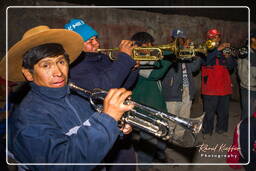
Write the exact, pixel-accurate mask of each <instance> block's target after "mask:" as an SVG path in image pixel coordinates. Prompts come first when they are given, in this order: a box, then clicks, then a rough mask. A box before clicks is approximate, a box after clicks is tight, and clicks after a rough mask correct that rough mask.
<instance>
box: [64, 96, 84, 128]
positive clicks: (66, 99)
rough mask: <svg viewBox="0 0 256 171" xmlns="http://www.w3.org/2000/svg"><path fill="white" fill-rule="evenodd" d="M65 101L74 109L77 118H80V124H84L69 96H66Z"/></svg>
mask: <svg viewBox="0 0 256 171" xmlns="http://www.w3.org/2000/svg"><path fill="white" fill-rule="evenodd" d="M65 102H66V103H67V104H68V106H69V107H70V108H71V109H72V110H73V112H74V113H75V115H76V117H77V119H78V120H79V122H80V124H81V125H82V124H83V123H82V120H81V118H80V117H79V115H78V113H77V111H76V109H75V108H74V106H73V105H72V104H71V103H70V101H69V99H68V96H66V97H65Z"/></svg>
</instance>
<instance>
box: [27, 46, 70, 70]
mask: <svg viewBox="0 0 256 171" xmlns="http://www.w3.org/2000/svg"><path fill="white" fill-rule="evenodd" d="M58 55H64V57H65V59H66V60H67V61H68V62H69V56H68V54H66V53H65V50H64V48H63V47H62V45H60V44H57V43H47V44H43V45H39V46H36V47H34V48H31V49H29V50H28V51H27V52H26V53H25V54H24V55H23V62H22V66H23V67H24V68H26V69H29V70H31V71H33V69H34V65H35V64H36V63H37V62H38V61H40V60H41V59H43V58H46V57H54V56H58Z"/></svg>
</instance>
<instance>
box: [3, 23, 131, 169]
mask: <svg viewBox="0 0 256 171" xmlns="http://www.w3.org/2000/svg"><path fill="white" fill-rule="evenodd" d="M82 48H83V40H82V38H81V37H80V36H79V35H78V34H76V33H75V32H72V31H69V30H65V29H50V28H49V27H47V26H38V27H34V28H32V29H30V30H28V31H27V32H26V33H25V34H24V35H23V38H22V40H20V41H19V42H17V43H16V44H15V45H14V46H13V47H11V49H10V50H9V52H8V56H7V57H8V64H9V65H8V66H9V69H8V74H9V78H8V79H9V80H12V81H24V80H25V79H24V77H23V75H24V76H25V78H26V80H27V81H29V82H30V86H31V90H30V91H29V93H28V94H27V96H26V97H25V98H24V99H23V101H22V102H21V104H20V105H19V107H17V108H16V110H15V112H14V113H13V114H12V118H11V119H10V120H9V121H10V122H9V131H8V138H9V141H8V143H9V151H10V152H12V153H13V154H14V157H15V159H16V160H17V161H18V162H21V163H37V164H38V163H39V165H27V167H28V168H29V170H42V171H43V170H91V169H92V168H93V167H94V166H92V165H91V166H82V165H70V166H65V165H54V166H52V165H43V164H44V163H63V164H65V163H82V164H84V163H99V162H101V161H102V159H103V158H104V157H105V155H106V154H107V153H108V151H109V149H110V148H111V147H112V146H113V144H114V142H115V141H116V139H117V137H118V135H119V134H120V129H119V128H118V126H117V121H118V120H119V119H120V118H121V116H122V115H123V113H124V112H125V111H128V110H131V109H132V107H133V105H124V104H123V103H124V100H125V99H126V98H127V97H128V96H130V95H131V92H129V91H126V90H125V89H111V90H110V91H109V93H108V95H107V97H106V98H105V100H104V109H103V112H102V113H98V112H95V111H93V110H92V109H91V106H90V104H89V103H88V102H87V101H85V100H84V99H82V98H81V97H79V96H77V95H74V94H73V93H72V92H71V90H70V88H69V86H68V85H67V83H68V71H69V62H73V61H74V60H75V59H76V58H77V56H78V55H79V54H80V53H81V51H82ZM5 64H6V57H5V58H3V60H2V61H1V63H0V68H1V72H0V73H1V77H5V75H4V74H3V73H5V72H4V69H5ZM21 71H22V72H21ZM22 73H23V75H22ZM95 151H97V153H95Z"/></svg>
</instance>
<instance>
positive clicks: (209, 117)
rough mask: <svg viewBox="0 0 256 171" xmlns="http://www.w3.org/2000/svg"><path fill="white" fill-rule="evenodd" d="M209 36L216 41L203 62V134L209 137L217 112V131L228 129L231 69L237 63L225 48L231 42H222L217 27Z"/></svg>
mask: <svg viewBox="0 0 256 171" xmlns="http://www.w3.org/2000/svg"><path fill="white" fill-rule="evenodd" d="M207 38H208V39H211V40H212V42H215V45H216V46H215V47H214V48H213V49H212V50H209V52H208V55H207V57H206V58H205V59H204V60H203V64H202V81H201V83H202V86H201V88H202V95H203V105H204V112H205V117H204V121H203V134H204V137H205V138H207V137H209V136H211V135H212V133H213V129H214V114H215V112H217V114H218V117H217V123H216V129H215V132H216V133H218V134H223V133H224V135H225V133H226V132H227V131H228V118H229V98H230V95H231V94H232V87H231V84H232V83H231V78H230V73H229V71H230V70H232V69H233V68H234V67H235V65H236V63H235V60H234V58H232V57H231V56H230V54H225V53H223V50H224V49H225V48H227V47H230V43H221V34H220V32H219V31H218V30H217V29H210V30H208V32H207Z"/></svg>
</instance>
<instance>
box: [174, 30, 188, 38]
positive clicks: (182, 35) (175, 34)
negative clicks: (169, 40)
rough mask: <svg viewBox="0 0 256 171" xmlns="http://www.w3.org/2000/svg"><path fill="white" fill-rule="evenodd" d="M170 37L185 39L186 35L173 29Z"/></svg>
mask: <svg viewBox="0 0 256 171" xmlns="http://www.w3.org/2000/svg"><path fill="white" fill-rule="evenodd" d="M172 36H173V37H174V38H186V35H185V33H184V31H182V30H180V29H175V30H173V31H172Z"/></svg>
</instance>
